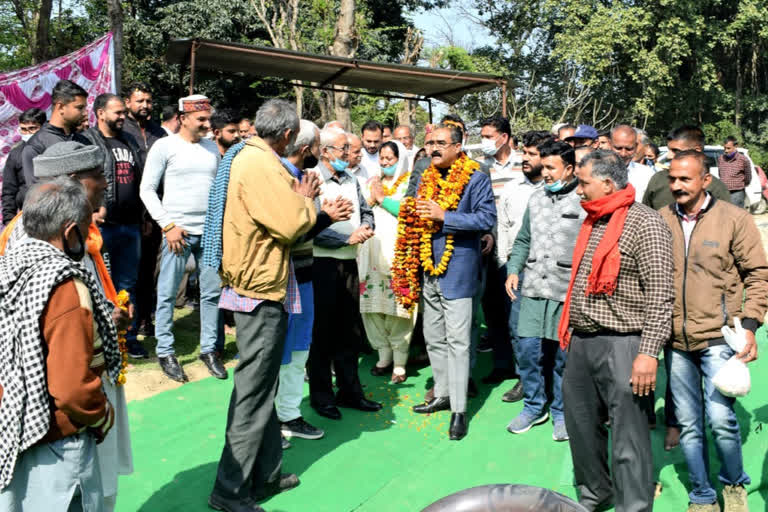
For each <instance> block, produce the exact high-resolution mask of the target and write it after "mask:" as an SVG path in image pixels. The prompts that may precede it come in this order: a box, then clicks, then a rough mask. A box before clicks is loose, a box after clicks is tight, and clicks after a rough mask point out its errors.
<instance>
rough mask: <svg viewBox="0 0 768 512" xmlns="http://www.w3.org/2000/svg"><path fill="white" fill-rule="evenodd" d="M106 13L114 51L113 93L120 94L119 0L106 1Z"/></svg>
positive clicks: (121, 22) (121, 28) (121, 12)
mask: <svg viewBox="0 0 768 512" xmlns="http://www.w3.org/2000/svg"><path fill="white" fill-rule="evenodd" d="M107 13H108V14H109V25H110V30H112V43H113V44H114V49H115V88H116V89H117V90H116V91H115V92H116V93H117V94H120V91H121V90H122V80H121V78H122V74H123V7H122V5H120V0H107Z"/></svg>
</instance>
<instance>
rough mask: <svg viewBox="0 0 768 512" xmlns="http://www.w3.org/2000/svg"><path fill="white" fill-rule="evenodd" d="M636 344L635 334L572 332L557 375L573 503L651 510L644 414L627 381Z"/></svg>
mask: <svg viewBox="0 0 768 512" xmlns="http://www.w3.org/2000/svg"><path fill="white" fill-rule="evenodd" d="M639 347H640V336H639V335H619V334H592V335H587V334H583V335H580V334H579V333H574V334H573V338H572V340H571V345H570V350H569V352H568V363H567V364H566V366H565V374H564V376H563V403H564V409H565V425H566V428H567V429H568V436H569V437H570V440H569V443H570V446H571V456H572V458H573V470H574V474H575V478H576V485H577V487H578V490H579V503H580V504H581V505H583V506H584V507H586V508H587V509H588V510H594V509H595V508H597V507H598V506H599V505H602V504H605V503H608V502H613V503H614V504H615V507H616V512H646V511H651V510H653V494H654V484H653V458H652V455H651V436H650V432H649V430H648V418H647V416H646V414H645V411H644V410H643V407H642V404H641V400H640V398H638V397H637V396H635V395H634V394H633V393H632V388H631V387H630V383H629V379H630V376H631V375H632V363H633V362H634V360H635V357H636V356H637V353H638V349H639ZM606 415H607V416H608V417H609V418H610V420H611V441H612V457H611V459H612V464H611V469H610V472H609V469H608V429H607V428H606V427H605V425H604V420H605V417H606ZM611 475H612V476H613V479H611Z"/></svg>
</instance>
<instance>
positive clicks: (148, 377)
mask: <svg viewBox="0 0 768 512" xmlns="http://www.w3.org/2000/svg"><path fill="white" fill-rule="evenodd" d="M753 218H754V219H755V223H756V224H757V227H758V228H759V229H760V233H761V235H762V238H763V247H764V248H765V250H766V253H768V214H763V215H755V216H754V217H753ZM155 360H156V359H155ZM236 364H237V361H227V362H226V363H225V366H226V367H227V368H232V367H234V366H235V365H236ZM183 366H184V371H185V372H186V373H187V376H188V377H189V381H190V382H194V381H197V380H200V379H204V378H206V377H209V376H210V374H209V373H208V370H207V369H206V368H205V365H204V364H203V363H202V362H201V361H194V362H192V363H187V364H184V365H183ZM127 378H128V380H127V382H126V384H125V392H126V396H127V397H128V401H129V402H130V401H131V400H143V399H145V398H149V397H151V396H154V395H156V394H158V393H162V392H163V391H166V390H168V389H175V388H178V387H180V386H182V385H183V384H180V383H178V382H174V381H172V380H170V379H169V378H168V377H166V376H165V375H164V374H163V372H162V371H161V370H160V367H159V366H158V365H157V363H155V364H147V365H141V366H134V365H129V366H128V372H127Z"/></svg>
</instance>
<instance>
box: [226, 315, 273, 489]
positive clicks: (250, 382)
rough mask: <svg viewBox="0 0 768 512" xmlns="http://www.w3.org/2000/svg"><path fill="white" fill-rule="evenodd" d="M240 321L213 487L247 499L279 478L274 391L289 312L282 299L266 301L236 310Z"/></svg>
mask: <svg viewBox="0 0 768 512" xmlns="http://www.w3.org/2000/svg"><path fill="white" fill-rule="evenodd" d="M235 323H236V324H237V339H236V341H237V349H238V351H239V352H240V361H239V362H238V363H237V366H236V367H235V371H234V381H235V387H234V389H233V390H232V396H231V398H230V400H229V412H228V414H227V431H226V441H225V443H224V450H223V452H222V454H221V459H220V460H219V469H218V472H217V474H216V484H215V485H214V488H213V490H214V493H216V494H218V495H219V496H222V497H225V498H239V499H244V498H247V497H248V496H249V495H251V494H252V492H253V491H256V490H258V489H260V488H262V487H264V485H265V484H266V483H268V482H273V481H275V480H277V479H278V478H279V477H280V467H281V465H282V461H283V451H282V446H281V441H280V423H279V421H278V419H277V413H276V412H275V393H276V391H277V375H278V373H279V371H280V361H281V360H282V357H283V345H284V344H285V331H286V329H287V326H288V313H286V312H285V310H284V309H283V305H282V304H280V303H278V302H272V301H266V302H263V303H261V304H260V305H259V306H258V307H257V308H256V309H255V310H254V311H252V312H251V313H235Z"/></svg>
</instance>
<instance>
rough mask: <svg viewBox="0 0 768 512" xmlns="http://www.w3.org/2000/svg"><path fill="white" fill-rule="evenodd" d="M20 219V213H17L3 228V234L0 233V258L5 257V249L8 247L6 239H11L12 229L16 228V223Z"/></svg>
mask: <svg viewBox="0 0 768 512" xmlns="http://www.w3.org/2000/svg"><path fill="white" fill-rule="evenodd" d="M20 218H21V212H19V213H17V214H16V216H15V217H14V218H13V219H11V222H9V223H8V225H7V226H5V229H3V232H2V233H0V256H3V255H5V248H6V247H7V246H8V239H9V238H11V233H13V228H15V227H16V223H17V222H18V221H19V219H20Z"/></svg>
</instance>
